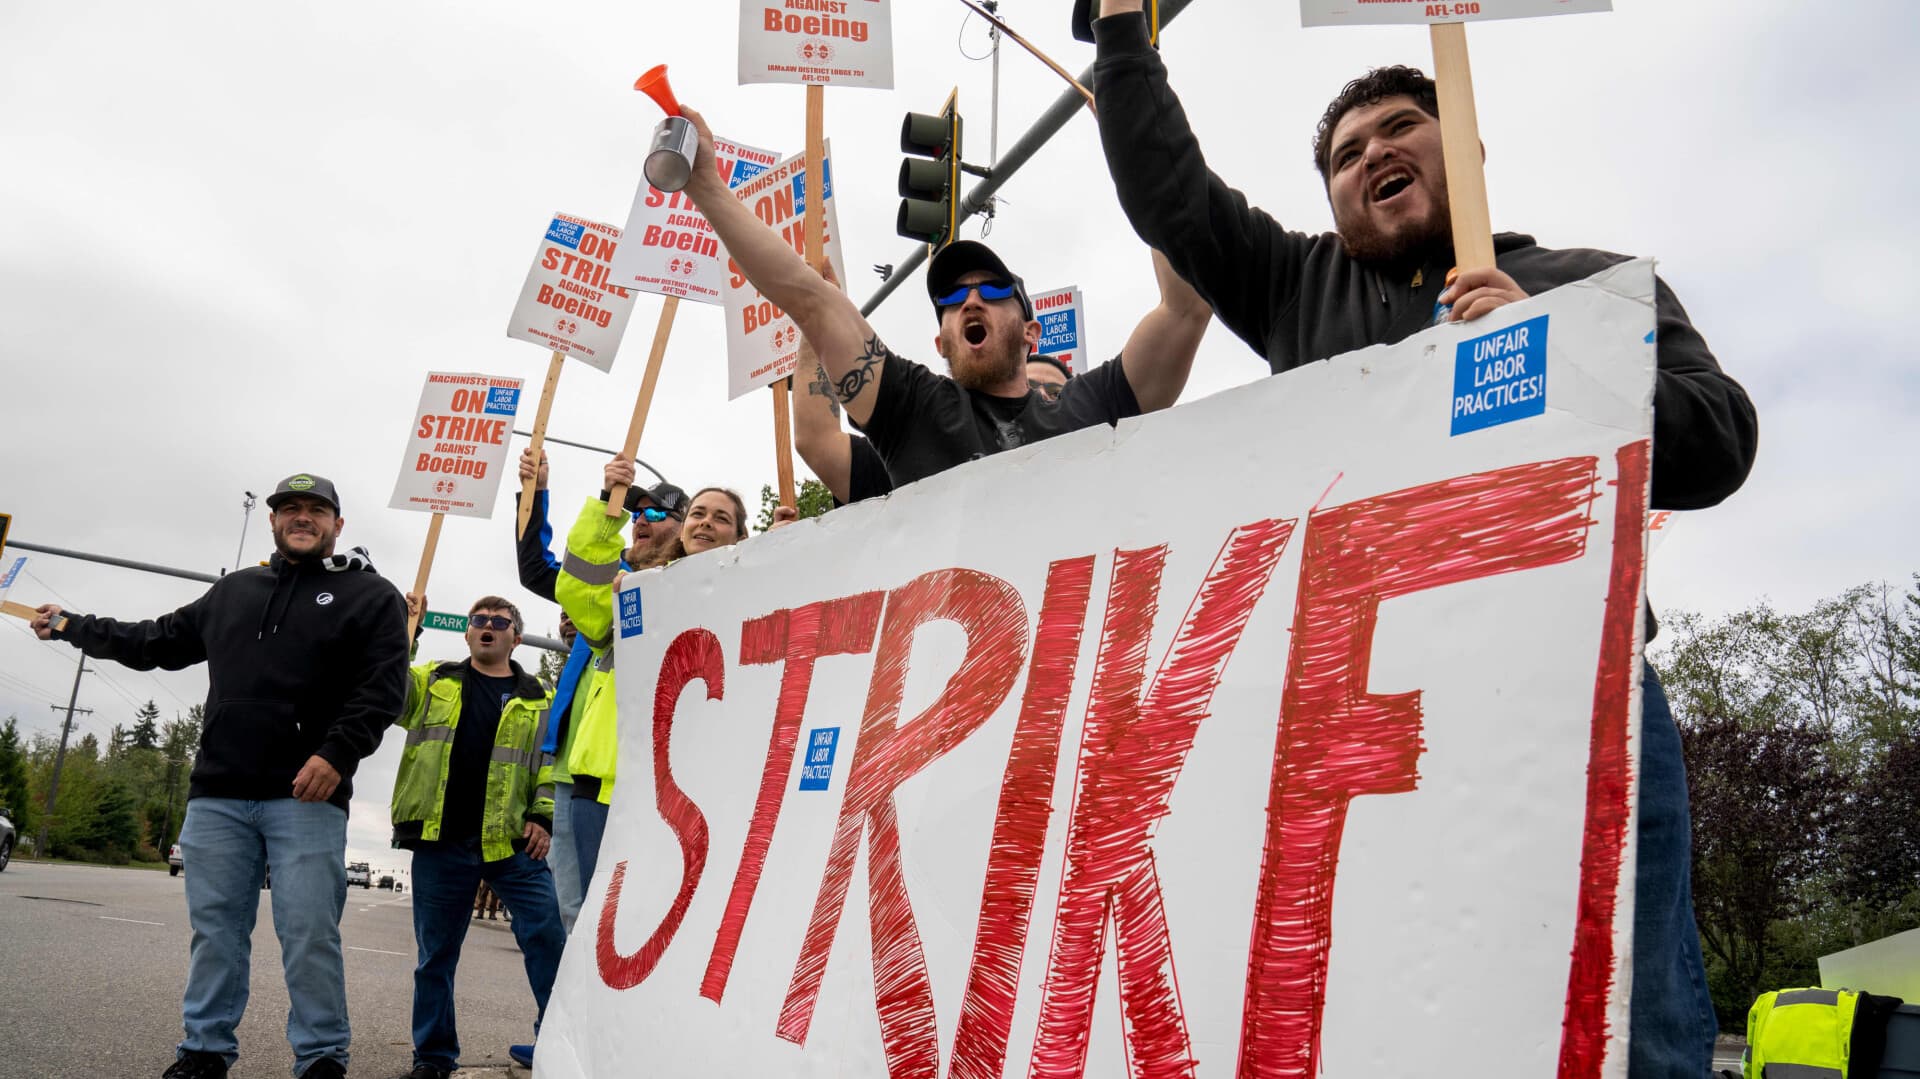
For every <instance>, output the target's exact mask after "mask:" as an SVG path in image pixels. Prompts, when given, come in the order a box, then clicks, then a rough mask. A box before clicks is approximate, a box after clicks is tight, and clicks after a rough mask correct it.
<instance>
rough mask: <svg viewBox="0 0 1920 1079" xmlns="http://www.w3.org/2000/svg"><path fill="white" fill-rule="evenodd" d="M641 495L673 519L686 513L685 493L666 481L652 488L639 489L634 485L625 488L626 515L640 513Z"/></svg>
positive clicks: (639, 487)
mask: <svg viewBox="0 0 1920 1079" xmlns="http://www.w3.org/2000/svg"><path fill="white" fill-rule="evenodd" d="M641 495H645V496H646V497H647V498H648V499H650V500H652V502H653V504H654V505H656V506H658V507H660V508H661V509H663V510H666V511H667V512H668V513H670V514H672V515H673V516H675V517H679V516H681V515H683V514H685V513H686V512H687V492H685V491H683V490H681V489H680V488H679V487H676V486H674V485H673V484H671V483H668V482H667V481H666V480H661V481H660V482H659V483H656V484H654V485H653V486H652V487H641V486H639V485H637V484H636V485H635V486H632V487H629V488H627V512H628V513H639V512H640V496H641Z"/></svg>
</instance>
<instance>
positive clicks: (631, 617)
mask: <svg viewBox="0 0 1920 1079" xmlns="http://www.w3.org/2000/svg"><path fill="white" fill-rule="evenodd" d="M639 635H640V590H639V589H638V588H629V589H627V590H626V591H625V592H622V593H620V636H621V637H623V638H624V637H638V636H639Z"/></svg>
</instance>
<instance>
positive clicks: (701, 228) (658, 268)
mask: <svg viewBox="0 0 1920 1079" xmlns="http://www.w3.org/2000/svg"><path fill="white" fill-rule="evenodd" d="M713 156H714V163H715V165H716V166H717V167H718V168H719V170H720V177H721V179H723V180H725V181H726V182H727V187H729V188H738V187H739V186H740V185H741V184H744V183H746V182H747V181H748V180H751V179H753V178H754V177H756V176H758V175H760V174H761V173H763V172H765V171H767V170H768V169H769V168H772V167H773V164H774V161H775V160H777V159H776V158H775V156H774V153H773V151H771V150H761V149H757V148H755V147H752V146H742V145H740V144H739V143H736V142H729V141H728V140H726V139H720V138H716V139H714V140H713ZM625 234H626V236H627V237H629V242H627V243H624V244H622V245H620V251H619V253H618V254H617V255H616V256H615V257H614V260H613V270H612V274H611V276H612V278H613V280H615V281H618V282H619V283H620V284H622V285H624V286H626V287H628V288H633V289H638V290H640V291H641V292H653V293H658V294H659V295H661V296H678V297H680V298H681V299H683V300H694V301H696V302H699V303H713V304H717V303H719V302H720V286H721V282H722V281H723V280H725V274H726V252H725V251H724V250H723V249H722V248H721V246H720V238H719V237H718V236H715V235H714V234H713V226H712V225H710V224H708V223H707V219H706V217H705V216H704V215H703V214H701V213H700V210H699V208H698V207H696V206H694V204H693V200H692V199H690V198H688V197H687V194H686V192H684V191H662V190H660V189H659V188H657V187H654V186H653V185H652V184H650V183H648V182H647V180H646V177H644V176H643V177H641V178H640V187H639V189H638V190H636V191H635V192H634V193H633V209H632V210H630V211H629V212H628V214H627V228H626V233H625Z"/></svg>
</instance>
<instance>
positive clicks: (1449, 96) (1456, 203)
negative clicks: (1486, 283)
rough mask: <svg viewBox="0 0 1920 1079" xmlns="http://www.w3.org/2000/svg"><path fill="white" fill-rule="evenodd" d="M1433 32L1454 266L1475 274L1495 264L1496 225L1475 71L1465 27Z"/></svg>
mask: <svg viewBox="0 0 1920 1079" xmlns="http://www.w3.org/2000/svg"><path fill="white" fill-rule="evenodd" d="M1430 29H1431V32H1432V36H1433V81H1434V86H1435V89H1436V90H1437V92H1438V95H1439V98H1440V151H1441V155H1442V157H1443V159H1444V160H1445V162H1446V168H1447V202H1448V203H1449V205H1450V206H1451V209H1452V216H1453V264H1454V265H1455V266H1456V267H1458V268H1459V269H1462V270H1477V269H1480V268H1482V267H1490V266H1492V265H1493V224H1492V220H1491V218H1490V217H1489V215H1488V213H1487V173H1486V168H1485V163H1484V162H1483V161H1482V160H1481V158H1480V120H1479V116H1478V115H1477V114H1476V113H1475V111H1474V107H1473V71H1472V69H1471V68H1469V67H1468V65H1467V26H1466V24H1465V23H1458V22H1440V23H1434V24H1433V26H1432V27H1431V28H1430Z"/></svg>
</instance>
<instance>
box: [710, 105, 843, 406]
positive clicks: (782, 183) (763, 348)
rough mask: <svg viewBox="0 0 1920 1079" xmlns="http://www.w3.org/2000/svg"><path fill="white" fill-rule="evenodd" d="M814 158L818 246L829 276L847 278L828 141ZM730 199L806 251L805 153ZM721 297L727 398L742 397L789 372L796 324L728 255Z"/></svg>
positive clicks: (796, 352) (796, 354) (795, 359)
mask: <svg viewBox="0 0 1920 1079" xmlns="http://www.w3.org/2000/svg"><path fill="white" fill-rule="evenodd" d="M824 145H825V146H826V153H825V154H824V155H823V156H822V157H821V159H820V165H821V168H820V171H821V172H822V173H823V174H824V175H823V176H822V177H821V180H820V186H821V190H822V197H821V199H820V206H821V213H822V214H823V215H824V221H823V222H822V225H821V234H822V236H823V237H824V238H823V240H822V242H821V250H822V252H823V253H824V254H825V255H826V258H827V262H828V263H829V264H831V265H832V266H833V273H834V276H835V277H836V278H837V279H838V280H840V281H845V280H846V279H847V266H846V263H845V262H843V261H841V258H840V215H839V213H838V212H837V211H836V210H835V209H834V207H835V205H836V204H835V203H834V200H833V141H832V140H831V139H829V140H827V141H826V143H825V144H824ZM733 197H734V198H737V199H739V200H740V201H741V202H744V203H746V205H747V208H748V209H749V210H752V211H753V212H754V215H755V216H757V217H759V218H760V220H762V221H764V222H766V224H767V227H768V228H771V229H772V230H773V231H775V232H777V233H779V234H780V236H781V238H782V239H784V240H786V241H787V242H788V243H790V244H792V245H793V249H794V251H796V252H798V253H800V254H802V255H804V254H806V238H807V237H806V217H807V155H805V154H795V155H793V156H792V157H790V158H787V159H786V160H785V161H782V162H780V163H779V164H778V165H775V166H774V167H773V168H771V169H768V170H767V171H766V172H763V173H761V174H760V175H758V176H756V177H754V178H753V179H751V180H749V181H747V182H746V183H745V184H742V185H741V186H739V187H737V188H735V189H734V192H733ZM721 291H722V297H721V298H722V300H723V302H724V303H725V304H726V308H727V398H728V399H729V400H731V399H733V398H736V397H740V396H743V395H745V394H747V393H750V392H752V391H753V390H757V389H759V388H760V387H762V386H771V385H773V384H774V383H775V382H777V381H779V380H780V379H783V378H785V377H787V376H788V375H790V374H793V369H794V367H795V366H797V365H798V363H799V361H800V326H799V324H798V323H796V322H794V321H793V319H792V318H791V317H790V316H788V314H787V313H786V312H785V311H782V310H780V309H779V308H778V307H775V306H774V305H773V301H772V300H769V299H767V298H766V297H764V296H762V295H760V290H759V289H757V288H754V287H753V282H752V281H749V280H747V275H746V273H745V272H744V271H742V270H741V269H740V267H739V265H738V264H737V263H735V262H734V261H733V260H732V259H728V260H727V277H726V281H725V285H724V288H723V289H722V290H721Z"/></svg>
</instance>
